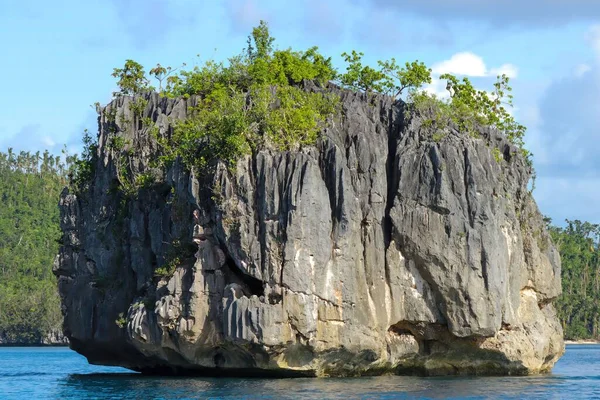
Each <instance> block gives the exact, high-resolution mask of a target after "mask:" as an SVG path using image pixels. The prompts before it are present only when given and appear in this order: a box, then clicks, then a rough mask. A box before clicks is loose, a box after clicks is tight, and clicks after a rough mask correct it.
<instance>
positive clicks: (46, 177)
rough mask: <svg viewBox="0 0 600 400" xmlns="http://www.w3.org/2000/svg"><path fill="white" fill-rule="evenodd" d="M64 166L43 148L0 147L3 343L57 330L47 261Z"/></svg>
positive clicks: (54, 246) (54, 249)
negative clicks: (0, 149) (29, 150)
mask: <svg viewBox="0 0 600 400" xmlns="http://www.w3.org/2000/svg"><path fill="white" fill-rule="evenodd" d="M67 170H68V167H67V166H66V165H65V164H64V163H63V162H61V159H60V157H55V156H52V155H51V154H50V153H49V152H48V151H45V152H44V153H42V154H40V152H37V153H26V152H21V153H19V154H15V153H14V152H13V151H12V149H9V150H8V152H7V153H2V152H0V198H1V199H2V207H0V339H2V338H4V340H6V341H8V342H12V343H39V342H40V340H41V339H42V338H43V337H45V336H46V335H47V334H48V333H49V332H56V331H60V328H61V323H62V316H61V313H60V300H59V297H58V293H57V290H56V278H55V277H54V276H53V275H52V261H53V259H54V257H55V255H56V254H57V253H58V242H57V240H58V239H59V237H60V228H59V213H58V198H59V194H60V192H61V190H62V188H63V187H64V185H65V184H66V174H67Z"/></svg>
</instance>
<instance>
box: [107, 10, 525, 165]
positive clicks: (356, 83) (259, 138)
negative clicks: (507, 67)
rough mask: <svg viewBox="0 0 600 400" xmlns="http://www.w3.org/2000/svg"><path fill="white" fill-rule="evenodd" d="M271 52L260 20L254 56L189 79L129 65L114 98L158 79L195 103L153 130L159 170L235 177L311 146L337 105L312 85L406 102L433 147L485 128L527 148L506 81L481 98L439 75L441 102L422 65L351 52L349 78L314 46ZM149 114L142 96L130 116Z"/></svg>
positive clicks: (192, 73) (210, 66)
mask: <svg viewBox="0 0 600 400" xmlns="http://www.w3.org/2000/svg"><path fill="white" fill-rule="evenodd" d="M274 44H275V39H274V38H273V37H272V36H271V34H270V32H269V28H268V26H267V24H266V23H265V22H263V21H261V23H260V25H259V26H257V27H255V28H254V29H253V30H252V33H251V35H250V36H249V37H248V43H247V47H246V48H245V49H244V50H243V51H242V53H241V54H239V55H237V56H234V57H232V58H230V59H229V60H228V61H227V62H216V61H212V60H209V61H207V62H205V63H204V64H203V65H201V66H196V67H194V68H193V69H192V70H185V69H183V67H185V64H184V65H183V66H182V67H181V68H176V69H172V68H171V67H163V66H161V65H160V64H157V65H156V67H154V68H152V69H151V70H150V72H149V76H147V75H146V73H145V71H144V68H143V66H141V65H140V64H138V63H136V62H135V61H133V60H127V61H126V62H125V65H124V66H123V68H115V69H114V71H113V76H114V77H116V78H117V84H118V85H119V88H120V91H119V92H116V93H115V95H116V96H121V95H133V96H138V95H141V94H143V93H145V92H148V91H153V90H154V87H153V86H151V85H150V80H151V78H154V79H155V80H156V81H157V82H158V88H159V89H158V90H159V93H160V94H161V95H163V96H167V97H184V98H190V97H191V96H195V97H194V99H195V101H194V102H193V103H192V104H194V106H193V107H191V108H190V109H189V110H188V111H189V112H188V118H187V119H186V120H184V121H178V122H175V123H174V126H173V128H174V129H173V132H172V134H171V135H168V137H167V136H165V135H160V134H159V132H158V129H152V134H153V135H154V136H155V137H156V139H157V141H158V143H159V145H160V148H161V153H162V154H161V157H160V158H159V163H160V164H161V165H168V164H170V163H172V162H173V161H175V160H176V159H180V160H181V161H182V162H183V164H184V165H185V166H186V167H187V168H190V169H191V168H194V167H195V168H198V169H199V170H201V171H202V170H205V169H206V168H207V167H209V166H211V165H214V161H216V160H220V161H223V162H225V163H227V164H228V165H229V166H230V167H232V168H233V167H234V166H235V163H236V161H237V160H238V159H240V158H241V157H243V156H245V155H249V154H252V153H253V152H256V151H258V150H260V149H263V148H273V149H276V150H284V151H285V150H295V149H298V148H299V147H301V146H304V145H312V144H314V143H315V142H316V140H317V139H318V135H319V133H320V132H321V131H322V130H323V128H324V126H325V125H326V124H327V123H328V121H330V120H331V118H332V117H333V116H334V115H336V114H337V111H338V107H337V105H338V101H339V98H338V96H337V95H336V94H334V92H331V91H322V90H312V89H309V87H307V86H306V83H307V82H313V83H315V84H316V85H317V87H324V86H325V85H326V84H327V83H328V82H334V83H337V84H338V85H339V86H341V87H342V88H344V89H348V90H354V91H363V92H365V93H367V94H369V93H381V94H386V95H389V96H393V97H399V96H402V95H405V97H406V100H407V101H408V102H409V104H410V112H414V113H416V114H420V115H422V116H423V121H424V123H423V125H424V127H427V128H430V129H431V132H432V138H433V140H434V141H436V142H437V141H440V140H442V139H443V138H444V137H445V136H446V132H445V131H446V129H447V127H448V126H449V124H450V123H454V124H455V125H456V126H457V128H458V129H459V130H462V131H466V132H468V133H470V134H472V135H474V136H475V135H477V131H478V130H477V129H478V127H480V126H485V125H491V126H495V127H497V128H498V129H499V130H501V131H503V132H504V133H506V135H507V136H508V137H509V139H510V140H512V141H513V142H514V143H515V144H517V145H519V146H520V147H521V148H522V147H523V135H524V132H525V128H524V127H523V126H522V125H520V124H518V123H516V122H515V120H514V119H513V117H512V116H511V115H510V114H509V113H508V111H507V109H506V107H510V106H512V96H511V95H510V91H511V88H510V86H509V85H508V83H509V79H508V77H506V76H505V75H502V76H499V77H498V81H497V82H496V83H495V84H494V89H493V90H492V92H491V93H488V92H486V91H483V90H477V89H475V88H474V87H473V85H472V84H471V82H470V81H469V80H468V79H467V78H463V79H462V80H460V81H459V80H458V78H456V77H454V76H452V75H449V74H445V75H442V76H441V77H440V78H441V79H444V80H447V81H448V89H449V90H450V91H451V93H452V96H451V97H450V99H448V100H440V99H438V98H436V97H435V96H433V95H430V94H428V93H427V92H425V91H424V90H423V86H424V85H425V84H429V83H431V82H432V77H431V69H429V68H427V67H426V66H425V64H423V63H422V62H419V61H413V62H410V63H409V62H407V63H405V64H404V65H403V66H401V65H399V64H398V63H397V62H396V60H395V59H394V58H392V59H391V60H386V61H378V62H377V67H371V66H369V65H364V64H363V53H360V52H357V51H355V50H353V51H351V52H350V53H343V54H342V57H343V59H344V61H345V62H346V71H345V72H344V73H338V72H337V70H336V69H335V68H334V67H333V65H332V61H331V58H327V57H325V56H323V55H322V54H320V53H319V51H318V48H317V47H311V48H309V49H308V50H306V51H294V50H292V49H285V50H279V49H276V48H275V45H274ZM176 71H177V72H178V73H175V72H176ZM145 106H146V102H145V101H143V99H142V98H140V97H139V96H138V97H135V99H134V101H133V102H132V103H131V106H130V107H131V109H132V111H133V114H134V115H138V116H141V115H142V111H143V109H144V108H145ZM142 125H143V126H146V127H149V128H152V125H153V124H152V121H148V120H147V118H146V119H142ZM136 126H137V125H136ZM523 152H524V154H526V155H528V154H529V153H528V152H527V151H526V150H523Z"/></svg>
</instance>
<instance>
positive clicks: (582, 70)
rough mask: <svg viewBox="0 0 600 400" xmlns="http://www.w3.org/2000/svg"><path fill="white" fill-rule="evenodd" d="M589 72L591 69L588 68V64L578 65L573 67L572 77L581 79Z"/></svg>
mask: <svg viewBox="0 0 600 400" xmlns="http://www.w3.org/2000/svg"><path fill="white" fill-rule="evenodd" d="M591 70H592V67H590V66H589V65H588V64H579V65H578V66H576V67H575V71H574V75H575V76H576V77H577V78H581V77H582V76H583V75H585V74H586V73H588V72H590V71H591Z"/></svg>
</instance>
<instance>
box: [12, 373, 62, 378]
mask: <svg viewBox="0 0 600 400" xmlns="http://www.w3.org/2000/svg"><path fill="white" fill-rule="evenodd" d="M44 375H52V374H51V373H49V372H2V373H0V378H19V377H23V376H36V377H37V376H44Z"/></svg>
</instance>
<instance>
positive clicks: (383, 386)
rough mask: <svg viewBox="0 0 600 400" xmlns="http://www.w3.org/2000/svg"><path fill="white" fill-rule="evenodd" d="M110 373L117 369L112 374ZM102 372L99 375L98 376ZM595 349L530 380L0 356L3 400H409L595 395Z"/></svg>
mask: <svg viewBox="0 0 600 400" xmlns="http://www.w3.org/2000/svg"><path fill="white" fill-rule="evenodd" d="M113 371H119V372H118V373H115V372H113ZM99 372H100V373H99ZM599 387H600V346H569V347H568V348H567V353H566V354H565V356H564V357H563V358H562V359H561V360H560V361H559V363H558V364H557V365H556V367H555V369H554V374H553V375H546V376H535V377H451V378H419V377H403V376H384V377H369V378H353V379H312V378H296V379H231V378H228V379H215V378H191V377H186V378H176V377H164V378H163V377H148V376H143V375H140V374H137V373H131V372H128V371H127V370H124V369H116V368H106V367H98V366H91V365H89V364H87V362H86V361H85V359H83V357H81V356H79V355H77V354H75V353H74V352H72V351H70V350H66V349H65V350H60V349H56V350H45V349H42V350H39V349H22V350H4V351H1V352H0V398H1V399H2V400H4V399H18V400H23V399H24V398H32V399H37V398H53V399H78V400H79V399H122V398H127V399H199V398H201V399H204V398H211V399H344V400H350V399H407V398H434V399H442V398H467V399H479V398H486V399H488V398H503V399H521V398H527V399H536V398H537V399H552V398H559V399H563V398H598V394H599V390H598V388H599Z"/></svg>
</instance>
